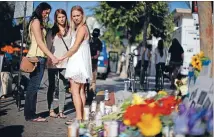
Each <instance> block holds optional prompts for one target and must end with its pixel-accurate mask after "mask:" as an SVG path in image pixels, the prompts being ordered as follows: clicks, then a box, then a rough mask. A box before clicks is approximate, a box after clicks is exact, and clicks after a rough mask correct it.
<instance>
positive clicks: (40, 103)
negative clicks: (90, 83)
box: [0, 73, 154, 137]
mask: <svg viewBox="0 0 214 137" xmlns="http://www.w3.org/2000/svg"><path fill="white" fill-rule="evenodd" d="M153 79H154V78H153ZM123 81H124V80H122V79H119V77H118V75H116V74H112V73H110V74H109V76H108V78H107V79H106V80H101V79H98V80H97V91H101V90H105V89H108V90H109V91H118V92H119V91H121V90H123V89H124V84H123ZM152 81H153V80H152ZM153 83H154V82H151V83H150V84H151V86H153ZM47 85H48V82H47V73H45V75H44V78H43V81H42V84H41V89H40V91H39V92H38V100H37V114H40V115H41V116H43V117H46V118H47V119H48V122H47V123H32V122H26V121H25V120H24V114H23V113H24V111H23V107H22V108H21V111H20V112H18V109H17V107H16V104H15V100H14V99H13V98H12V97H9V98H7V99H3V100H0V117H1V119H0V135H1V137H65V136H67V126H66V125H65V124H64V123H65V122H66V121H67V120H68V119H69V118H74V115H75V111H74V106H73V103H72V102H71V98H70V96H71V95H70V94H68V93H67V94H66V103H65V115H67V117H68V118H67V119H59V118H50V117H49V112H48V107H47V99H46V96H47ZM151 86H150V87H151ZM22 104H24V101H22ZM55 106H57V104H56V101H55Z"/></svg>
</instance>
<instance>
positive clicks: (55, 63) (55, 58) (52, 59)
mask: <svg viewBox="0 0 214 137" xmlns="http://www.w3.org/2000/svg"><path fill="white" fill-rule="evenodd" d="M65 58H66V57H64V56H63V57H59V58H57V57H55V56H53V57H52V58H51V62H52V64H53V65H57V64H59V63H61V62H62V61H63V60H64V59H65Z"/></svg>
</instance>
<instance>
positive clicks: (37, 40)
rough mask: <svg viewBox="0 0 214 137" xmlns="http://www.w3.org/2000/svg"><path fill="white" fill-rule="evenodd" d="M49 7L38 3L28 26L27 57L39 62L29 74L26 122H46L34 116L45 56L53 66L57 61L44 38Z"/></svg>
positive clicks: (25, 109) (25, 110)
mask: <svg viewBox="0 0 214 137" xmlns="http://www.w3.org/2000/svg"><path fill="white" fill-rule="evenodd" d="M50 11H51V6H50V5H49V4H47V3H45V2H42V3H40V4H39V5H38V6H37V7H36V9H35V11H34V12H33V14H32V16H31V18H30V21H29V25H28V35H29V37H30V41H31V43H30V49H29V52H28V54H27V57H37V58H38V60H39V62H38V65H37V67H36V69H35V70H34V71H33V72H32V73H30V81H29V84H28V87H27V92H26V97H25V106H24V116H25V119H26V120H27V121H32V122H46V121H47V120H46V119H45V118H42V117H39V116H37V115H36V102H37V92H38V91H39V87H40V83H41V81H42V78H43V74H44V70H45V65H46V58H47V56H48V57H49V58H50V59H51V60H52V63H53V64H57V63H58V62H59V60H58V59H57V58H56V57H55V56H54V55H53V54H52V53H51V52H50V51H49V49H48V48H47V45H46V42H45V37H46V30H45V28H44V25H43V24H44V22H45V20H46V19H47V18H48V16H49V14H50Z"/></svg>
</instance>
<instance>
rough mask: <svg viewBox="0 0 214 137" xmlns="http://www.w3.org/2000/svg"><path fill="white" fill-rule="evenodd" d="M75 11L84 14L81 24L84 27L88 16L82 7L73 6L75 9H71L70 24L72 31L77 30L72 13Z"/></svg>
mask: <svg viewBox="0 0 214 137" xmlns="http://www.w3.org/2000/svg"><path fill="white" fill-rule="evenodd" d="M74 10H77V11H80V12H81V13H82V16H83V19H82V22H81V24H82V25H83V24H86V16H85V14H84V11H83V9H82V7H81V6H73V7H72V8H71V21H70V24H71V25H70V26H71V30H72V31H74V30H75V24H74V21H73V20H72V12H73V11H74Z"/></svg>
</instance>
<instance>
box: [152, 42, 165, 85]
mask: <svg viewBox="0 0 214 137" xmlns="http://www.w3.org/2000/svg"><path fill="white" fill-rule="evenodd" d="M166 57H167V50H166V48H165V47H164V42H163V40H159V41H158V47H157V48H156V49H155V65H156V67H155V68H156V77H155V84H156V85H155V87H156V88H158V78H159V76H160V73H162V76H163V74H164V73H163V72H164V69H165V63H166ZM160 68H161V72H160V71H159V70H160ZM160 88H163V87H160Z"/></svg>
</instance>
